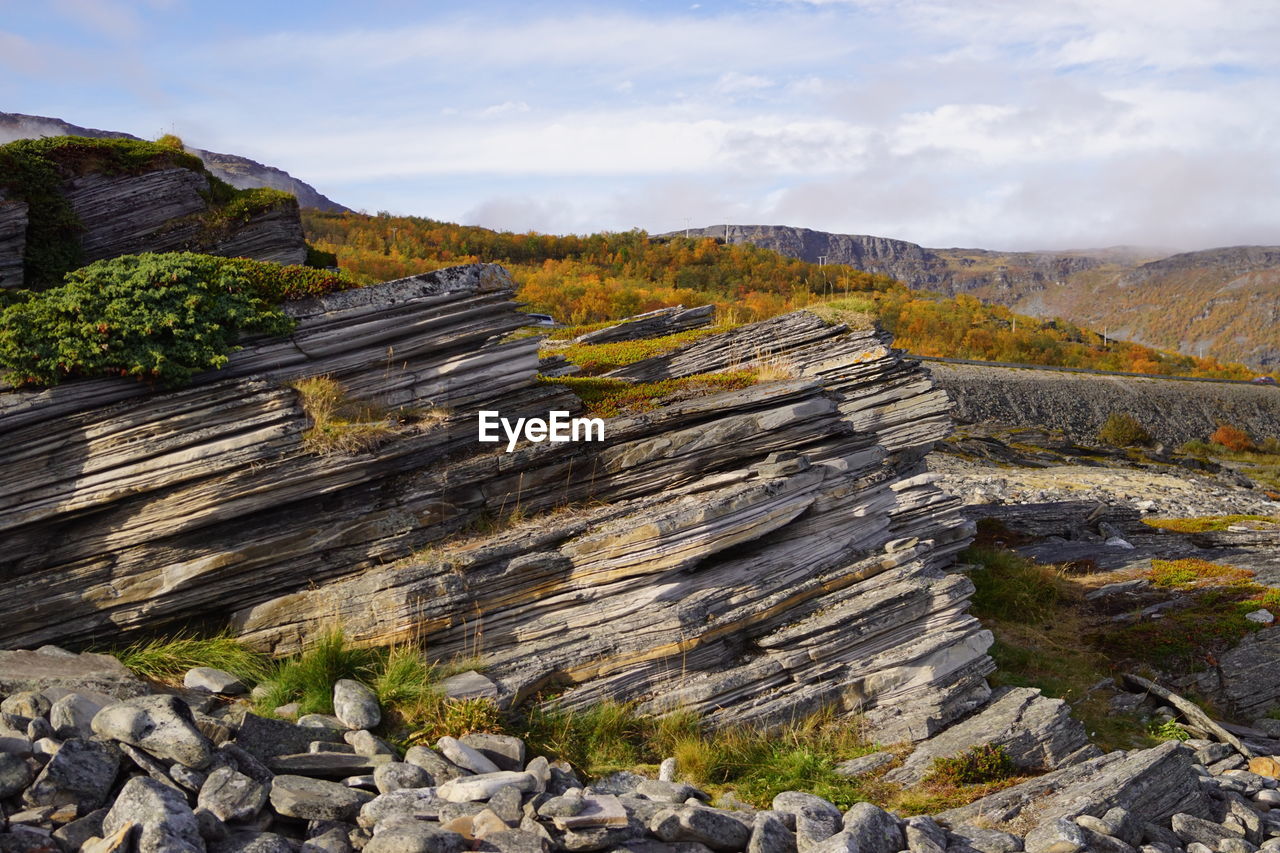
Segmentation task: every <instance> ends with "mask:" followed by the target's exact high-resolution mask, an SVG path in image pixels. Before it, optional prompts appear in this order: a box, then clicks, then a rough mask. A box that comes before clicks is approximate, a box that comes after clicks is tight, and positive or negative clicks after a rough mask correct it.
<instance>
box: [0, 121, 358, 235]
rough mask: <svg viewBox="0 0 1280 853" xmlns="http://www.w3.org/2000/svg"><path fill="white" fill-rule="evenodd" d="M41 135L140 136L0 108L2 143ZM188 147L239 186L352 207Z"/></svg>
mask: <svg viewBox="0 0 1280 853" xmlns="http://www.w3.org/2000/svg"><path fill="white" fill-rule="evenodd" d="M41 136H87V137H89V138H91V139H108V138H119V139H137V138H138V137H136V136H134V135H132V134H129V133H122V132H120V131H113V130H98V129H96V128H92V127H80V126H79V125H75V124H70V123H69V122H65V121H63V120H62V119H58V118H49V117H46V116H29V115H23V114H21V113H3V112H0V144H3V143H5V142H12V141H13V140H15V139H32V138H37V137H41ZM188 150H189V151H190V152H191V153H192V154H194V155H196V156H197V157H199V158H200V159H201V160H203V161H204V165H205V167H206V168H208V170H209V171H210V172H212V173H213V174H214V175H216V176H217V177H219V178H221V179H222V180H224V181H226V182H227V183H229V184H231V186H233V187H236V188H237V189H248V188H252V187H270V188H271V189H273V190H283V191H285V192H287V193H289V194H291V195H293V196H294V197H295V198H297V199H298V204H300V205H301V206H302V207H314V208H317V209H319V210H332V211H337V212H342V211H346V210H349V209H350V208H347V207H344V206H343V205H341V204H338V203H337V202H336V201H334V200H333V199H331V198H329V197H327V196H325V195H323V194H321V193H320V192H319V191H318V190H317V189H316V188H315V187H313V186H311V185H310V184H308V183H306V182H305V181H300V180H298V179H297V178H295V177H294V176H293V175H290V174H289V173H288V172H286V171H284V170H283V169H277V168H276V167H274V166H266V165H263V164H262V163H259V162H257V161H256V160H250V159H249V158H248V157H241V156H239V155H236V154H219V153H218V152H216V151H205V150H204V149H202V148H190V149H188Z"/></svg>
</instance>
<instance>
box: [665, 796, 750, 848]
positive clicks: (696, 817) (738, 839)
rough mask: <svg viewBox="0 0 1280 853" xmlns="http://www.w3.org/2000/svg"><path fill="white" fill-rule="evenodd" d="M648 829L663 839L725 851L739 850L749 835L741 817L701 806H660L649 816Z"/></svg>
mask: <svg viewBox="0 0 1280 853" xmlns="http://www.w3.org/2000/svg"><path fill="white" fill-rule="evenodd" d="M649 831H650V832H652V833H653V834H654V835H656V836H658V838H660V839H662V840H663V841H667V842H678V841H695V842H698V843H699V844H705V845H706V846H707V847H710V848H711V849H712V850H724V851H732V850H742V849H743V848H744V847H746V845H747V842H748V841H750V839H751V830H750V829H748V828H747V826H746V825H745V824H743V822H742V821H740V820H738V819H737V818H735V817H731V816H729V815H728V814H726V813H724V812H720V811H717V810H715V809H708V808H703V807H701V806H681V807H680V808H674V809H663V810H661V811H659V812H658V813H657V814H655V815H654V816H653V817H652V818H651V819H650V820H649Z"/></svg>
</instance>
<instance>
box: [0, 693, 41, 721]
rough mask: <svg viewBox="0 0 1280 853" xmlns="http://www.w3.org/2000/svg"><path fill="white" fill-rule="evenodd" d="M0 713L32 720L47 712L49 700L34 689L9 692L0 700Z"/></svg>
mask: <svg viewBox="0 0 1280 853" xmlns="http://www.w3.org/2000/svg"><path fill="white" fill-rule="evenodd" d="M0 714H8V715H10V716H14V717H22V718H24V719H26V720H32V719H35V718H36V717H45V716H48V714H49V700H48V699H46V698H45V697H44V695H43V694H41V693H37V692H36V691H34V690H19V691H17V692H15V693H10V694H9V695H8V696H6V697H5V699H4V701H3V702H0Z"/></svg>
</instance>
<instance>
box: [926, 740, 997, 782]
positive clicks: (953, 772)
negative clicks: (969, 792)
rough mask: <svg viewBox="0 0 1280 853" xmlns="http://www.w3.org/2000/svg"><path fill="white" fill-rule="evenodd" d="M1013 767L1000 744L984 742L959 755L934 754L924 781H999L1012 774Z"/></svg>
mask: <svg viewBox="0 0 1280 853" xmlns="http://www.w3.org/2000/svg"><path fill="white" fill-rule="evenodd" d="M1017 769H1018V768H1017V767H1016V766H1015V765H1014V763H1013V759H1011V758H1010V757H1009V754H1008V753H1007V752H1006V751H1005V748H1004V747H1003V746H999V745H994V744H989V743H984V744H979V745H978V746H973V747H970V748H969V749H967V750H965V751H964V752H962V753H960V754H959V755H955V756H951V757H945V756H939V757H937V758H935V759H934V760H933V765H932V766H931V767H930V768H929V772H928V774H926V775H925V777H924V781H925V782H944V783H949V784H952V785H977V784H980V783H982V782H1000V781H1003V780H1005V779H1008V778H1010V777H1012V776H1014V775H1016V774H1017Z"/></svg>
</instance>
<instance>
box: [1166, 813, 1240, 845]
mask: <svg viewBox="0 0 1280 853" xmlns="http://www.w3.org/2000/svg"><path fill="white" fill-rule="evenodd" d="M1169 825H1170V826H1171V827H1172V829H1173V831H1174V833H1175V834H1176V835H1177V836H1178V837H1179V838H1181V839H1182V841H1183V843H1184V844H1190V843H1192V842H1194V841H1198V842H1200V843H1201V844H1203V845H1205V846H1206V847H1209V848H1214V849H1216V848H1217V847H1218V846H1219V844H1220V843H1221V842H1223V841H1226V840H1227V839H1229V838H1239V839H1242V840H1243V838H1244V832H1243V830H1242V831H1240V832H1233V831H1231V830H1230V829H1229V828H1227V827H1226V826H1224V825H1223V824H1220V823H1215V822H1213V821H1210V820H1205V819H1203V818H1198V817H1196V816H1195V815H1189V814H1176V815H1174V816H1173V817H1172V818H1170V820H1169Z"/></svg>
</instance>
